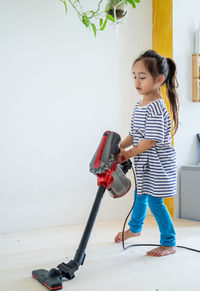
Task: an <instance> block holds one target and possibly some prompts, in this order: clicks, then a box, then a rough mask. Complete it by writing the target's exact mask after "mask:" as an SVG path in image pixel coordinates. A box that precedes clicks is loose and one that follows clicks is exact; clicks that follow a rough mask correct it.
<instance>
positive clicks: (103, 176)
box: [90, 131, 132, 198]
mask: <svg viewBox="0 0 200 291" xmlns="http://www.w3.org/2000/svg"><path fill="white" fill-rule="evenodd" d="M120 141H121V137H120V135H119V134H118V133H116V132H114V131H106V132H104V134H103V137H102V139H101V142H100V144H99V147H98V148H97V150H96V153H95V154H94V156H93V158H92V161H91V163H90V172H92V173H93V174H95V175H97V177H98V182H97V184H98V186H100V185H103V186H105V187H106V188H107V189H108V190H109V191H110V196H111V197H113V198H119V197H122V196H124V195H125V194H126V193H127V192H128V191H129V189H130V187H131V181H130V180H129V179H128V178H127V177H126V176H125V173H126V172H127V169H128V168H130V167H131V165H132V163H131V161H130V160H129V161H126V162H125V163H123V164H124V165H123V164H121V165H117V163H116V158H117V155H118V153H119V143H120Z"/></svg>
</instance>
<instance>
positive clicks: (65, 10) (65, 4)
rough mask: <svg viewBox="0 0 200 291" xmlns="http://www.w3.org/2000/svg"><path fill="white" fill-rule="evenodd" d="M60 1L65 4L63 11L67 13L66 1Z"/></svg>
mask: <svg viewBox="0 0 200 291" xmlns="http://www.w3.org/2000/svg"><path fill="white" fill-rule="evenodd" d="M61 2H62V3H63V4H64V5H65V13H66V14H67V3H66V1H63V0H61Z"/></svg>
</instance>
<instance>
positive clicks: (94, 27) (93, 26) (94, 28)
mask: <svg viewBox="0 0 200 291" xmlns="http://www.w3.org/2000/svg"><path fill="white" fill-rule="evenodd" d="M91 25H92V29H93V32H94V36H95V37H96V35H97V29H96V26H95V24H94V23H91Z"/></svg>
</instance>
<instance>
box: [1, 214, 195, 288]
mask: <svg viewBox="0 0 200 291" xmlns="http://www.w3.org/2000/svg"><path fill="white" fill-rule="evenodd" d="M174 224H175V228H176V233H177V244H178V245H185V246H189V247H192V248H197V249H199V250H200V222H192V221H186V220H180V219H176V220H174ZM84 226H85V225H84V224H83V225H72V226H63V227H54V228H46V229H41V230H35V231H26V232H18V233H9V234H1V235H0V278H1V285H0V290H2V291H6V290H7V291H36V290H37V291H40V290H41V291H42V290H47V289H46V288H45V287H43V286H42V285H40V284H39V283H38V282H37V281H36V280H34V279H33V278H32V277H31V272H32V270H34V269H40V268H44V269H48V270H49V269H51V268H53V267H56V266H57V265H58V264H59V263H61V262H68V261H69V260H71V259H73V257H74V254H75V251H76V249H77V247H78V244H79V241H80V238H81V236H82V232H83V230H84ZM122 226H123V221H104V222H98V221H97V222H96V224H95V226H94V229H93V232H92V235H91V238H90V241H89V243H88V246H87V250H86V254H87V255H86V259H85V263H84V265H83V266H80V268H79V270H78V271H77V272H76V273H75V278H74V279H73V280H71V281H65V282H63V290H69V291H112V290H113V291H129V290H130V291H132V290H134V291H169V290H170V291H189V290H190V291H200V279H199V270H200V253H195V252H192V251H188V250H184V249H178V251H177V253H176V254H174V255H170V256H166V257H161V258H155V257H148V256H146V255H145V253H146V251H148V250H150V249H151V248H152V247H133V248H129V249H127V250H126V251H123V250H122V246H121V244H115V243H114V242H113V238H114V236H115V235H116V233H117V232H118V231H121V229H122ZM133 243H159V231H158V227H157V224H156V222H155V220H154V218H153V217H152V216H148V217H147V218H146V221H145V224H144V229H143V233H142V236H141V237H139V238H131V239H129V241H126V245H128V244H133Z"/></svg>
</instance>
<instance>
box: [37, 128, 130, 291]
mask: <svg viewBox="0 0 200 291" xmlns="http://www.w3.org/2000/svg"><path fill="white" fill-rule="evenodd" d="M120 141H121V137H120V135H119V134H117V133H116V132H113V131H106V132H105V133H104V134H103V137H102V139H101V142H100V145H99V147H98V149H97V151H96V153H95V155H94V157H93V159H92V161H91V163H90V172H92V173H93V174H95V175H96V176H97V184H98V186H99V188H98V191H97V194H96V198H95V201H94V204H93V207H92V210H91V212H90V215H89V218H88V221H87V224H86V227H85V230H84V232H83V235H82V238H81V241H80V244H79V247H78V249H77V251H76V253H75V256H74V259H73V260H71V261H69V262H68V263H61V264H59V265H58V266H57V268H53V269H51V270H50V271H47V270H44V269H39V270H34V271H33V272H32V276H33V278H35V279H36V280H38V281H39V282H40V283H41V284H42V285H44V286H45V287H47V288H48V289H49V290H59V289H62V279H64V278H65V279H68V280H71V279H73V278H74V277H75V275H74V273H75V272H76V271H77V270H78V268H79V266H80V265H83V263H84V260H85V256H86V254H85V249H86V246H87V243H88V240H89V237H90V234H91V231H92V228H93V225H94V222H95V219H96V216H97V213H98V210H99V206H100V203H101V199H102V198H103V194H104V192H105V191H106V189H107V190H108V191H109V193H110V195H111V196H112V197H113V198H120V197H122V196H124V195H125V194H126V193H127V192H128V191H129V189H130V187H131V182H130V180H129V179H128V178H127V177H126V176H125V174H126V173H127V172H128V170H129V169H130V168H131V167H132V163H131V161H130V160H128V161H126V162H124V163H122V164H120V165H119V164H117V163H116V158H117V155H118V153H119V143H120Z"/></svg>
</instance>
